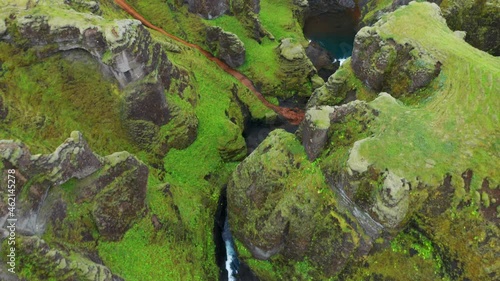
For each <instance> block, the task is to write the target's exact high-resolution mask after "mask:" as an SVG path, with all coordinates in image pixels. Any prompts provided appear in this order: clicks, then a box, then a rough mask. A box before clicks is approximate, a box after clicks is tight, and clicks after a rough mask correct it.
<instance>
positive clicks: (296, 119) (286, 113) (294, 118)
mask: <svg viewBox="0 0 500 281" xmlns="http://www.w3.org/2000/svg"><path fill="white" fill-rule="evenodd" d="M114 1H115V3H116V4H118V6H120V7H121V8H122V9H123V10H125V11H126V12H127V13H129V14H130V15H131V16H132V17H134V18H136V19H138V20H139V21H141V22H142V24H144V25H145V26H147V27H149V28H151V29H154V30H156V31H158V32H160V33H162V34H163V35H165V36H167V37H169V38H171V39H173V40H176V41H178V42H180V43H182V44H184V45H186V46H188V47H191V48H194V49H197V50H198V51H200V52H201V53H202V54H203V55H204V56H205V57H207V58H208V59H209V60H211V61H213V62H215V63H216V64H217V65H218V66H219V67H220V68H222V69H223V70H224V71H225V72H227V73H229V74H231V75H232V76H233V77H235V78H236V79H238V80H239V81H240V82H241V84H243V85H245V86H246V87H247V88H248V89H249V90H250V91H252V92H253V93H254V94H255V95H256V96H257V98H258V99H259V100H260V101H261V102H262V103H263V104H264V105H265V106H267V107H268V108H270V109H272V110H274V111H275V112H276V113H278V114H279V115H281V116H283V117H284V118H286V119H287V120H288V121H289V122H290V123H291V124H294V125H298V124H299V123H300V122H301V121H302V119H304V112H303V111H302V110H300V109H297V108H293V109H292V108H286V107H280V106H276V105H274V104H271V103H270V102H268V101H267V100H266V99H265V98H264V96H263V95H262V94H261V93H260V92H259V91H257V89H256V88H255V86H254V85H253V83H252V81H251V80H250V79H248V77H246V76H245V75H243V74H242V73H240V72H238V71H237V70H234V69H232V68H231V67H230V66H229V65H227V64H226V63H225V62H223V61H221V60H220V59H218V58H216V57H214V56H213V55H212V54H211V53H210V52H208V51H206V50H204V49H203V48H202V47H200V46H198V45H195V44H192V43H189V42H187V41H184V40H182V39H181V38H179V37H177V36H174V35H172V34H170V33H168V32H166V31H165V30H163V29H161V28H159V27H157V26H155V25H153V24H152V23H150V22H149V21H148V20H147V19H145V18H144V17H143V16H141V15H140V14H139V13H138V12H137V11H136V10H134V9H133V8H132V7H131V6H130V5H129V4H127V3H126V2H125V1H124V0H114Z"/></svg>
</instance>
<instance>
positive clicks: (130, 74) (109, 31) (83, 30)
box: [5, 1, 196, 148]
mask: <svg viewBox="0 0 500 281" xmlns="http://www.w3.org/2000/svg"><path fill="white" fill-rule="evenodd" d="M11 12H12V13H13V14H15V15H16V16H15V18H14V17H13V19H10V18H7V22H8V27H9V28H10V29H9V30H10V32H9V34H10V35H11V37H10V41H12V43H13V44H17V45H24V46H30V47H33V48H34V49H36V50H37V53H38V55H39V56H49V55H51V54H53V53H54V52H58V51H69V50H76V49H79V50H85V51H87V52H88V53H90V54H91V55H92V57H93V58H94V59H95V60H97V61H99V62H100V63H101V65H102V71H103V73H105V74H106V73H111V74H112V75H113V76H114V77H115V78H116V80H117V81H118V82H119V84H120V86H122V87H123V88H124V90H125V91H124V92H125V94H124V97H123V103H124V105H123V115H122V116H123V119H124V121H125V122H124V123H125V125H126V126H124V127H125V128H126V129H128V130H129V135H130V136H131V137H132V140H136V141H137V142H138V143H139V145H140V146H141V147H143V148H148V147H151V146H154V145H156V146H159V145H161V144H158V143H153V142H154V140H155V139H154V138H153V139H151V140H150V141H149V142H148V143H147V144H144V143H143V142H142V141H143V140H144V138H143V137H142V136H144V135H151V130H149V129H150V128H146V127H144V126H142V127H141V126H136V125H137V124H135V123H137V122H135V123H134V122H131V123H130V124H129V123H127V120H143V121H146V122H152V123H154V124H155V125H156V126H161V125H165V124H166V123H167V122H168V121H170V115H169V111H168V109H167V104H166V100H165V92H168V93H170V94H175V95H178V96H179V97H181V98H182V99H185V100H186V101H188V102H189V103H192V105H194V104H195V103H196V95H192V94H188V93H187V92H188V91H185V90H186V89H187V88H189V87H188V84H189V82H188V81H189V75H188V73H187V71H185V70H183V69H180V68H179V67H176V66H174V65H173V64H172V63H171V62H170V60H169V59H168V57H167V55H166V53H165V51H164V50H163V49H162V47H161V45H160V44H159V43H156V42H153V41H152V38H151V35H150V33H149V31H148V30H146V29H145V28H144V27H143V26H142V24H141V23H140V22H139V21H136V20H109V19H104V18H102V17H100V16H97V15H94V14H84V13H80V12H77V11H75V10H73V9H69V6H68V5H66V4H64V3H63V1H55V2H54V3H53V5H48V4H46V3H45V2H42V3H37V4H35V5H33V7H30V8H29V9H26V10H22V9H19V8H13V7H12V8H11ZM5 17H6V15H5ZM18 37H22V38H23V39H22V40H21V39H16V38H18ZM49 47H50V48H49ZM190 93H191V92H190ZM131 124H132V125H131ZM134 124H135V125H134ZM141 128H144V129H145V130H148V131H140V129H141Z"/></svg>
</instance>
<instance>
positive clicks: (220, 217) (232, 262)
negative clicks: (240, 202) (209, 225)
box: [213, 187, 259, 281]
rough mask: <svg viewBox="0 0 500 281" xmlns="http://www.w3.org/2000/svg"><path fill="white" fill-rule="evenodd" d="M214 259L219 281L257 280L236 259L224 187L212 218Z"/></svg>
mask: <svg viewBox="0 0 500 281" xmlns="http://www.w3.org/2000/svg"><path fill="white" fill-rule="evenodd" d="M213 232H214V233H213V237H214V242H215V259H216V263H217V265H218V266H219V280H220V281H237V280H238V281H258V280H259V279H258V278H257V276H255V274H254V273H253V272H252V271H251V269H250V268H249V267H248V266H247V265H246V264H245V263H243V262H240V261H239V259H238V254H237V253H236V247H235V245H234V241H233V236H232V234H231V229H230V227H229V221H228V217H227V197H226V188H225V187H224V188H223V190H222V191H221V195H220V197H219V202H218V205H217V211H216V213H215V219H214V229H213Z"/></svg>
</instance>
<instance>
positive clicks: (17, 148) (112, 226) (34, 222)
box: [0, 131, 148, 240]
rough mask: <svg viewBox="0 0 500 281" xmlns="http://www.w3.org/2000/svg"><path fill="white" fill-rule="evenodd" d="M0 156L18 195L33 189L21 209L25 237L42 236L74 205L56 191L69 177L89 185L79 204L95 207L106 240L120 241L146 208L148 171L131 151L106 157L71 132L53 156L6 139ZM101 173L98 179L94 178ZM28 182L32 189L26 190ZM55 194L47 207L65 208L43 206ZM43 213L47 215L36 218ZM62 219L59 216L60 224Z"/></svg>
mask: <svg viewBox="0 0 500 281" xmlns="http://www.w3.org/2000/svg"><path fill="white" fill-rule="evenodd" d="M0 156H1V157H2V159H1V160H2V162H3V165H4V166H5V167H7V168H9V169H15V170H16V176H17V177H18V178H19V179H20V180H19V185H18V187H19V192H20V190H21V188H24V189H28V190H29V192H26V193H27V196H28V198H25V200H19V201H20V203H21V202H23V204H19V206H18V216H19V219H18V220H19V223H18V225H19V226H20V229H21V230H23V231H25V232H27V233H40V232H43V231H44V230H45V224H46V222H47V218H48V217H50V216H52V214H55V213H57V212H59V210H64V209H65V207H64V206H66V205H67V204H69V203H70V202H67V201H65V200H63V201H60V200H59V199H61V198H60V196H58V195H57V194H58V188H57V187H59V186H61V185H62V184H64V183H66V182H67V181H69V180H70V179H73V180H79V181H81V182H82V186H83V185H85V188H82V190H81V192H82V193H81V194H79V195H78V196H77V197H78V198H79V199H78V200H79V201H91V202H93V204H95V206H96V207H95V211H94V218H95V220H96V224H97V226H98V228H99V230H100V231H101V232H102V233H101V235H102V236H103V237H105V238H107V239H111V240H118V239H120V238H121V236H122V235H123V234H124V233H125V231H126V230H127V229H128V227H130V224H131V222H132V221H134V220H135V219H136V218H137V217H138V216H139V214H140V212H141V211H142V210H143V209H144V207H145V196H146V185H147V176H148V169H147V167H146V166H145V165H144V164H142V163H141V162H140V161H139V160H137V159H136V158H135V157H134V156H132V155H130V154H129V153H127V152H122V153H118V154H113V155H110V156H107V157H104V158H103V157H101V156H99V155H96V154H94V153H93V152H92V151H91V149H90V147H89V145H88V144H87V142H86V141H85V140H84V139H83V136H82V134H81V133H80V132H76V131H75V132H73V133H71V137H70V138H68V139H67V140H66V141H65V142H64V143H63V144H62V145H61V146H59V147H58V148H57V149H56V150H55V152H54V153H51V154H46V155H43V154H38V155H31V153H30V151H29V150H28V148H27V147H26V146H25V145H24V144H22V143H20V142H13V141H5V140H2V141H0ZM98 170H100V173H99V176H97V177H95V172H96V171H98ZM28 181H31V183H30V185H29V186H23V184H25V183H28ZM54 189H55V190H54ZM51 192H54V194H55V195H54V198H52V199H53V200H48V201H47V202H48V204H55V205H57V206H60V207H61V208H59V207H57V208H56V207H55V208H53V210H52V209H51V208H50V207H49V208H48V207H47V206H43V205H44V204H45V203H47V202H46V201H45V200H46V199H47V198H49V199H50V198H51V196H52V195H51ZM76 193H77V194H78V192H76ZM44 211H46V212H44ZM40 212H42V213H44V214H42V216H41V217H38V216H39V215H40ZM62 213H65V211H63V212H62ZM56 216H58V215H56ZM64 217H65V215H63V216H62V217H61V218H60V221H61V222H62V220H63V219H64Z"/></svg>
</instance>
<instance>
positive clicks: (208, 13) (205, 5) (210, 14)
mask: <svg viewBox="0 0 500 281" xmlns="http://www.w3.org/2000/svg"><path fill="white" fill-rule="evenodd" d="M185 2H186V3H187V5H188V9H189V11H190V12H191V13H195V14H198V15H200V16H201V17H203V18H206V19H213V18H216V17H219V16H221V15H223V14H225V13H226V12H227V11H229V1H228V0H201V1H199V0H186V1H185Z"/></svg>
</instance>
